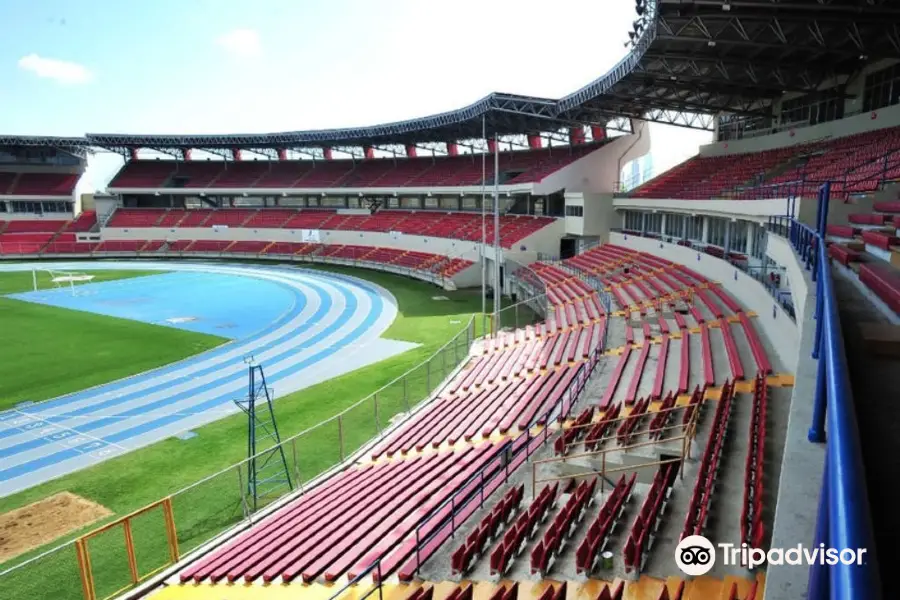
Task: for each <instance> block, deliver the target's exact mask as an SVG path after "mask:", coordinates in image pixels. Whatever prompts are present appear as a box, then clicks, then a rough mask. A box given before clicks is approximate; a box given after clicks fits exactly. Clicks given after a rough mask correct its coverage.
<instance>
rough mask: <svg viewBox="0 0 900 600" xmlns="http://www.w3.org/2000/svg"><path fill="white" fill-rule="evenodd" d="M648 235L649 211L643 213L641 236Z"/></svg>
mask: <svg viewBox="0 0 900 600" xmlns="http://www.w3.org/2000/svg"><path fill="white" fill-rule="evenodd" d="M645 233H647V211H642V212H641V236H643V235H644V234H645Z"/></svg>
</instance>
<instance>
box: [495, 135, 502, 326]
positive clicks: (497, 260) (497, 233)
mask: <svg viewBox="0 0 900 600" xmlns="http://www.w3.org/2000/svg"><path fill="white" fill-rule="evenodd" d="M500 292H501V290H500V140H499V138H498V136H497V134H496V132H495V133H494V332H495V333H499V332H500Z"/></svg>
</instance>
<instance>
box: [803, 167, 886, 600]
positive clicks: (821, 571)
mask: <svg viewBox="0 0 900 600" xmlns="http://www.w3.org/2000/svg"><path fill="white" fill-rule="evenodd" d="M829 197H830V186H829V185H828V184H826V185H824V186H822V189H821V190H820V191H819V208H818V217H817V227H816V229H813V228H811V227H809V226H808V225H805V224H803V223H800V222H799V221H797V220H796V219H793V220H791V224H790V241H791V244H792V245H793V246H794V249H795V250H796V251H797V253H798V256H799V257H800V258H801V259H802V260H803V261H804V263H805V266H806V269H807V270H809V271H810V272H811V277H812V280H813V281H814V282H816V311H815V315H816V334H815V335H816V338H815V347H814V350H813V358H814V359H817V360H818V369H817V374H816V392H815V398H814V405H813V422H812V424H811V426H810V429H809V435H808V438H809V441H810V442H813V443H826V451H825V467H824V473H823V476H822V491H821V496H820V498H819V511H818V517H817V523H816V540H815V546H814V547H815V548H818V547H820V546H819V544H824V545H825V547H826V548H835V549H837V550H838V551H840V550H843V549H853V550H857V549H863V548H864V549H865V550H866V554H864V555H863V556H862V561H861V564H849V565H848V564H844V563H843V562H841V561H838V562H837V564H835V565H827V564H818V563H817V564H813V565H811V566H810V573H809V590H808V597H809V598H810V599H811V600H818V599H820V598H822V599H831V600H856V599H858V598H866V599H867V600H879V599H880V598H882V593H881V581H880V573H879V570H878V560H877V557H876V555H875V544H874V539H875V538H874V535H873V527H872V518H871V513H870V509H869V499H868V492H867V488H866V478H865V471H864V466H863V459H862V446H861V443H860V435H859V427H858V425H857V420H856V410H855V404H854V401H853V391H852V388H851V385H850V377H849V373H848V368H847V357H846V354H845V352H844V340H843V336H842V334H841V325H840V317H839V314H838V304H837V298H836V297H835V292H834V280H833V278H832V274H831V264H830V262H829V260H828V250H827V247H826V236H825V227H826V223H827V220H828V201H829ZM826 430H827V442H826Z"/></svg>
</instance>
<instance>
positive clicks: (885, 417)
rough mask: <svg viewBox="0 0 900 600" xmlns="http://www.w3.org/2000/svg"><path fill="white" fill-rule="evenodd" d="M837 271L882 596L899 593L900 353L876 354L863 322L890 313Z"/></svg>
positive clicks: (881, 320)
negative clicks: (883, 311) (896, 570)
mask: <svg viewBox="0 0 900 600" xmlns="http://www.w3.org/2000/svg"><path fill="white" fill-rule="evenodd" d="M835 275H836V276H835V278H834V284H835V293H836V295H837V299H838V306H839V307H840V308H839V310H840V318H841V330H842V332H843V335H844V350H845V353H846V354H847V365H848V368H849V371H850V383H851V385H852V387H853V399H854V402H855V403H856V417H857V421H858V423H859V434H860V440H861V442H862V452H863V460H864V462H865V469H866V481H867V488H868V494H869V503H870V505H871V510H872V521H873V526H874V529H875V545H876V548H877V552H878V557H879V561H880V567H881V581H882V584H883V585H884V597H885V598H900V586H898V582H900V579H898V578H897V577H896V574H895V573H893V572H892V570H893V569H894V564H893V560H892V559H893V556H894V553H895V552H896V543H897V540H898V539H900V511H898V510H897V507H896V481H897V477H898V476H900V435H898V432H900V402H898V398H900V358H891V357H884V356H877V355H876V354H875V353H874V352H872V351H871V347H870V344H868V343H867V342H866V340H865V339H864V336H863V332H862V330H861V329H860V325H861V324H866V323H872V324H876V325H885V326H886V325H887V319H886V318H885V317H884V316H883V315H882V314H881V313H879V312H878V310H877V309H876V308H875V307H874V305H872V303H871V302H870V301H869V300H868V299H867V298H866V296H865V295H864V294H862V292H860V290H859V289H858V288H857V287H856V286H855V285H854V284H853V283H852V282H850V281H848V280H847V279H845V278H844V277H843V276H841V275H838V274H837V273H835Z"/></svg>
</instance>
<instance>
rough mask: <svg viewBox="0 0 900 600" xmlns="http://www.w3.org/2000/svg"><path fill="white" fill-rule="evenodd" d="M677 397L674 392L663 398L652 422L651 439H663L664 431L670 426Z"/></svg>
mask: <svg viewBox="0 0 900 600" xmlns="http://www.w3.org/2000/svg"><path fill="white" fill-rule="evenodd" d="M675 401H676V396H675V394H674V392H669V393H668V394H666V397H665V398H663V400H662V402H661V403H660V405H659V408H658V409H657V411H656V413H655V414H654V415H653V418H652V419H651V420H650V428H649V431H650V439H651V440H656V441H659V440H661V439H662V436H663V431H665V429H666V426H667V425H668V424H669V420H670V419H671V418H672V415H673V413H674V411H675Z"/></svg>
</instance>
